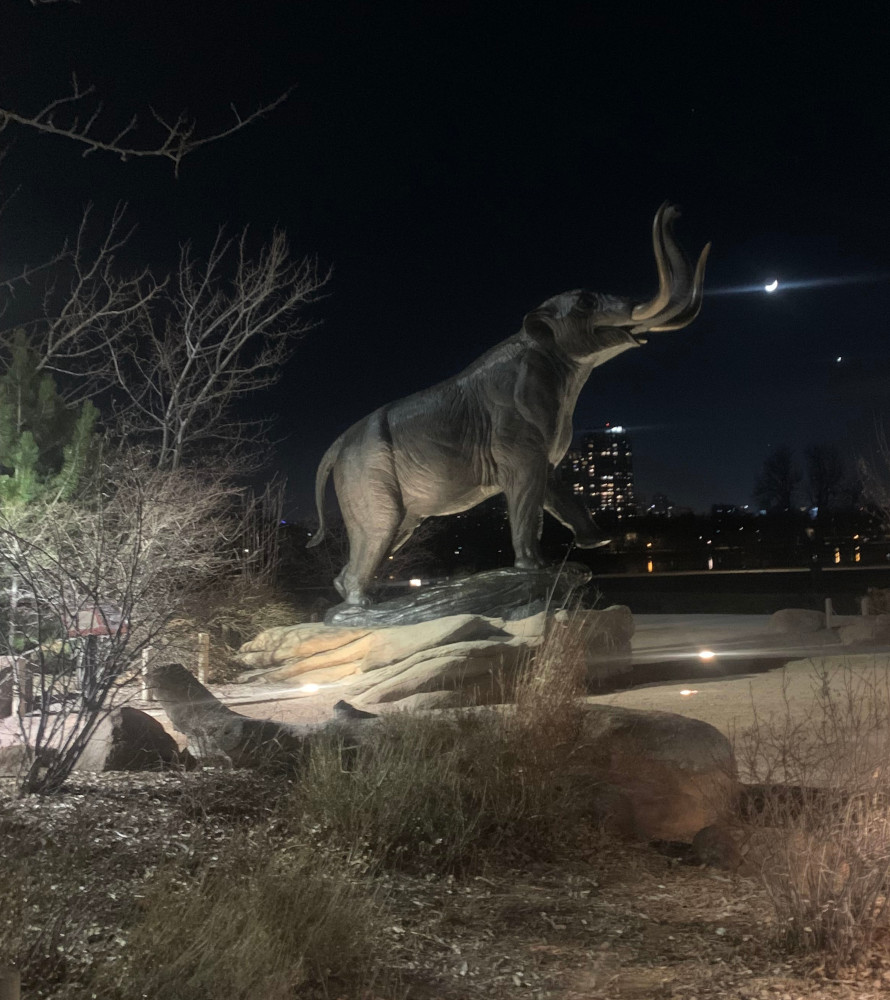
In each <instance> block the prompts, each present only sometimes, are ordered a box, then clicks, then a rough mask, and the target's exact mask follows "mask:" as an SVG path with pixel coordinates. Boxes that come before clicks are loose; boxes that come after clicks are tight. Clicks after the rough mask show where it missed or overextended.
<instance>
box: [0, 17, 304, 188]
mask: <svg viewBox="0 0 890 1000" xmlns="http://www.w3.org/2000/svg"><path fill="white" fill-rule="evenodd" d="M47 2H49V0H41V3H47ZM291 90H292V88H291ZM291 90H287V91H285V92H284V93H283V94H279V95H278V97H276V98H275V100H273V101H270V102H269V103H268V104H263V105H261V106H260V107H258V108H256V109H255V110H254V111H251V112H250V113H249V114H247V115H241V114H240V113H239V112H238V109H237V108H236V107H235V105H234V104H231V105H229V106H230V108H231V111H232V116H233V121H232V124H231V125H230V126H229V127H228V128H224V129H221V130H219V131H216V132H210V133H207V134H205V135H202V134H200V132H199V129H198V125H197V123H196V122H195V121H193V120H191V119H189V118H188V117H187V116H186V115H185V114H183V113H180V114H179V115H177V116H176V118H173V119H168V118H164V117H163V116H161V115H160V114H159V113H158V112H157V111H155V110H154V108H149V111H148V115H147V116H145V115H143V116H142V118H140V116H139V115H138V114H133V115H131V116H130V118H129V119H128V120H127V122H126V124H125V125H123V126H122V127H120V128H111V129H109V128H108V127H106V126H105V124H104V121H103V119H102V112H103V104H102V102H101V101H100V100H99V99H98V98H97V97H96V92H95V88H94V87H83V86H81V84H80V83H79V82H78V80H77V76H76V75H72V77H71V93H70V94H66V95H65V96H63V97H58V98H56V99H55V100H53V101H50V102H49V103H48V104H45V105H43V107H40V108H38V109H37V110H35V111H31V112H29V113H22V112H20V111H16V110H14V109H12V108H0V132H3V131H4V130H5V129H6V128H8V127H9V126H10V125H18V126H21V127H23V128H27V129H31V130H33V131H36V132H41V133H43V134H44V135H53V136H58V137H60V138H63V139H67V140H69V141H71V142H74V143H77V144H78V145H80V146H82V147H83V153H82V155H83V156H89V154H90V153H96V152H104V153H111V154H113V155H115V156H118V157H120V159H121V160H122V161H124V162H126V161H127V160H132V159H138V158H143V157H153V158H155V159H157V158H161V159H166V160H170V161H171V162H172V164H173V171H174V174H175V175H176V176H179V167H180V164H181V163H182V161H183V159H184V158H185V157H186V156H188V155H189V154H190V153H193V152H194V151H195V150H196V149H200V148H201V147H202V146H207V145H209V144H210V143H213V142H218V141H219V140H220V139H225V138H227V137H228V136H230V135H234V134H235V133H236V132H239V131H240V130H241V129H243V128H245V127H246V126H247V125H250V124H251V123H252V122H255V121H257V119H259V118H263V117H265V116H266V115H268V114H270V113H271V112H272V111H274V110H275V108H277V107H278V106H279V105H280V104H282V103H283V102H284V101H286V100H287V98H288V97H289V96H290V94H291ZM146 117H147V118H148V119H149V121H150V122H151V124H150V126H149V127H148V128H147V129H146V127H145V126H144V125H143V121H144V119H145V118H146ZM146 132H147V135H146V138H145V140H144V141H143V142H138V141H137V137H138V136H140V135H142V134H145V133H146Z"/></svg>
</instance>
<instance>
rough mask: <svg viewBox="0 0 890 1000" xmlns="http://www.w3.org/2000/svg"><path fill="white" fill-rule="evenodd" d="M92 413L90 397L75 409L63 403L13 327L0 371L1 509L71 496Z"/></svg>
mask: <svg viewBox="0 0 890 1000" xmlns="http://www.w3.org/2000/svg"><path fill="white" fill-rule="evenodd" d="M97 416H98V411H97V410H96V408H95V407H94V406H93V404H92V403H90V402H89V401H87V402H85V403H83V404H82V405H81V406H80V407H79V408H77V409H76V410H75V409H72V408H71V407H69V406H67V405H66V404H65V402H64V400H63V399H62V398H61V396H60V395H59V392H58V389H57V387H56V383H55V380H54V379H53V377H52V376H51V375H49V374H47V373H45V372H41V371H40V369H39V367H38V359H37V356H36V354H35V353H34V351H33V350H32V349H31V347H30V346H29V344H28V340H27V337H26V335H25V333H24V331H22V330H19V331H17V332H16V334H15V337H14V339H13V343H12V348H11V351H10V357H9V361H8V364H7V365H6V367H5V370H4V371H3V372H2V374H0V511H3V512H4V513H7V514H11V513H12V511H13V510H15V509H17V508H22V507H24V506H26V505H29V504H32V503H34V502H35V501H37V500H45V501H50V502H51V501H52V499H53V498H54V497H59V498H63V499H68V498H70V496H71V495H72V493H73V492H74V490H75V488H76V486H77V483H78V482H79V481H80V480H81V479H82V478H83V476H84V474H85V472H86V468H87V464H88V461H89V457H90V454H91V451H92V450H93V446H94V442H95V433H94V432H95V426H96V418H97Z"/></svg>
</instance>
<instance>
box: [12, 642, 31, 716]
mask: <svg viewBox="0 0 890 1000" xmlns="http://www.w3.org/2000/svg"><path fill="white" fill-rule="evenodd" d="M33 702H34V683H33V678H32V677H31V670H30V668H29V667H28V661H27V660H26V659H25V657H24V656H13V658H12V706H11V711H12V715H13V716H16V715H25V714H26V713H27V712H30V711H31V708H32V707H33Z"/></svg>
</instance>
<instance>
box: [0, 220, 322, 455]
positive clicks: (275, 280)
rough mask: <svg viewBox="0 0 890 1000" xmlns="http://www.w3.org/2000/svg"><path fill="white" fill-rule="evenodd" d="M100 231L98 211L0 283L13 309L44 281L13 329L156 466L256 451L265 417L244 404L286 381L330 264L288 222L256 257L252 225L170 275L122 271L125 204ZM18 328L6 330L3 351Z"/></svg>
mask: <svg viewBox="0 0 890 1000" xmlns="http://www.w3.org/2000/svg"><path fill="white" fill-rule="evenodd" d="M95 228H96V227H95V226H94V225H93V220H92V213H91V212H90V211H89V210H88V211H87V213H86V214H85V216H84V219H83V221H82V223H81V226H80V229H79V231H78V234H77V237H76V239H75V240H74V241H72V243H71V244H69V245H66V246H64V247H63V248H62V250H61V251H60V252H59V253H58V254H56V255H55V256H54V257H53V258H52V259H51V260H50V261H49V262H47V263H46V264H44V265H41V266H31V267H30V268H27V269H26V270H25V271H23V272H22V273H21V274H19V275H18V277H17V279H10V280H8V281H7V282H6V283H5V285H0V293H2V292H4V291H5V293H6V295H5V299H0V311H3V310H8V309H9V308H10V306H11V302H12V300H13V299H14V297H15V296H16V294H17V293H18V291H19V290H20V289H21V288H22V287H23V286H25V285H30V286H34V285H35V284H36V283H37V282H43V283H44V290H43V294H42V307H41V308H40V310H39V311H38V313H37V315H35V316H33V317H31V318H30V319H28V318H26V319H24V320H23V321H20V322H18V323H17V324H16V326H17V327H19V328H21V327H24V328H25V329H26V330H27V332H28V334H29V338H30V340H31V343H32V344H33V345H34V346H35V348H36V349H37V350H38V352H39V354H40V357H41V360H40V367H41V369H46V370H47V371H51V372H52V373H53V374H54V375H57V376H59V377H60V378H61V383H60V384H62V385H63V386H64V387H65V390H66V391H65V398H66V400H67V401H69V402H72V401H76V400H78V399H81V398H84V397H97V396H99V397H101V396H102V395H103V394H107V396H108V398H110V400H111V404H110V405H112V406H113V408H114V411H115V415H116V425H117V427H118V428H119V429H120V430H121V432H122V434H123V436H124V437H125V438H126V439H129V440H131V441H136V440H138V441H140V442H142V443H147V444H149V445H150V446H151V447H152V449H153V450H154V453H155V455H156V461H157V465H158V466H159V467H162V468H178V467H179V466H181V465H182V463H183V460H184V459H185V458H186V457H187V456H188V455H189V454H192V455H194V454H195V453H196V452H197V451H198V450H203V451H204V452H205V454H206V453H208V452H210V451H215V452H216V453H217V454H223V455H224V456H227V458H228V459H229V460H232V459H233V458H234V456H235V455H236V454H238V455H240V457H241V458H242V459H244V457H245V456H249V455H253V456H254V457H256V456H259V455H260V454H261V451H260V450H259V449H258V448H257V444H258V442H259V441H260V439H261V438H262V433H263V430H264V427H265V425H264V423H263V422H262V421H256V422H253V423H250V422H246V421H244V420H243V419H241V418H240V416H239V415H238V414H236V413H235V412H234V408H235V406H236V404H237V403H238V402H239V401H240V400H241V399H242V398H243V397H244V396H246V395H248V394H250V393H254V392H257V391H259V390H261V389H264V388H267V387H269V386H271V385H273V384H274V383H275V382H277V380H278V379H279V378H280V376H281V373H282V370H283V366H284V364H285V362H286V361H287V360H288V358H289V357H290V355H291V353H292V352H293V349H294V347H295V344H296V340H297V339H298V337H299V336H300V335H301V334H303V333H304V332H305V331H306V330H308V329H309V328H310V327H311V324H310V323H307V322H306V321H305V320H304V319H303V318H302V315H301V314H302V311H303V310H304V308H305V307H306V306H307V305H310V304H311V303H313V302H315V301H316V300H317V299H318V298H319V297H320V294H321V291H322V289H323V287H324V285H325V283H326V282H327V280H328V277H329V272H325V273H320V272H319V269H318V266H317V263H316V261H315V260H313V259H312V258H309V257H303V258H302V259H299V260H294V259H292V258H291V255H290V250H289V247H288V242H287V238H286V236H285V235H284V233H283V232H281V231H280V230H276V231H275V232H274V233H273V234H272V237H271V239H270V241H269V243H268V244H267V245H265V246H263V247H261V248H260V250H259V251H258V252H257V253H256V254H251V252H250V250H249V248H248V237H249V234H248V231H247V230H246V229H245V230H244V231H242V232H241V234H240V235H239V236H238V237H237V238H227V237H226V236H225V235H224V233H223V232H222V231H220V232H218V233H217V236H216V239H215V240H214V243H213V246H212V248H211V251H210V254H209V256H208V258H207V259H206V260H205V261H198V260H197V259H196V258H195V256H194V253H193V250H192V247H191V245H189V244H187V245H185V246H183V247H182V248H181V252H180V259H179V266H178V269H177V271H176V273H175V274H173V275H169V276H164V277H161V278H158V277H156V276H155V275H154V274H152V272H151V271H150V270H149V269H148V268H145V269H143V270H142V271H140V272H138V273H136V274H135V275H129V274H121V273H120V268H119V264H118V258H119V255H120V252H121V250H122V248H123V247H124V245H125V244H126V241H127V239H128V237H129V235H130V231H128V230H127V229H126V227H125V224H124V212H123V208H122V207H118V208H117V209H116V210H115V213H114V215H113V217H112V219H111V223H110V225H109V227H108V229H107V231H106V232H104V233H102V234H100V235H99V236H98V237H96V235H95ZM12 332H13V330H12V328H10V329H9V330H7V331H5V332H0V350H2V348H3V346H4V343H5V344H6V345H7V346H8V344H9V342H10V338H11V335H12Z"/></svg>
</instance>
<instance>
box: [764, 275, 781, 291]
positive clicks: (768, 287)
mask: <svg viewBox="0 0 890 1000" xmlns="http://www.w3.org/2000/svg"><path fill="white" fill-rule="evenodd" d="M778 287H779V279H778V278H775V279H774V280H773V281H771V282H770V283H769V284H768V285H764V286H763V290H764V291H765V292H774V291H775V290H776V289H777V288H778Z"/></svg>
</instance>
